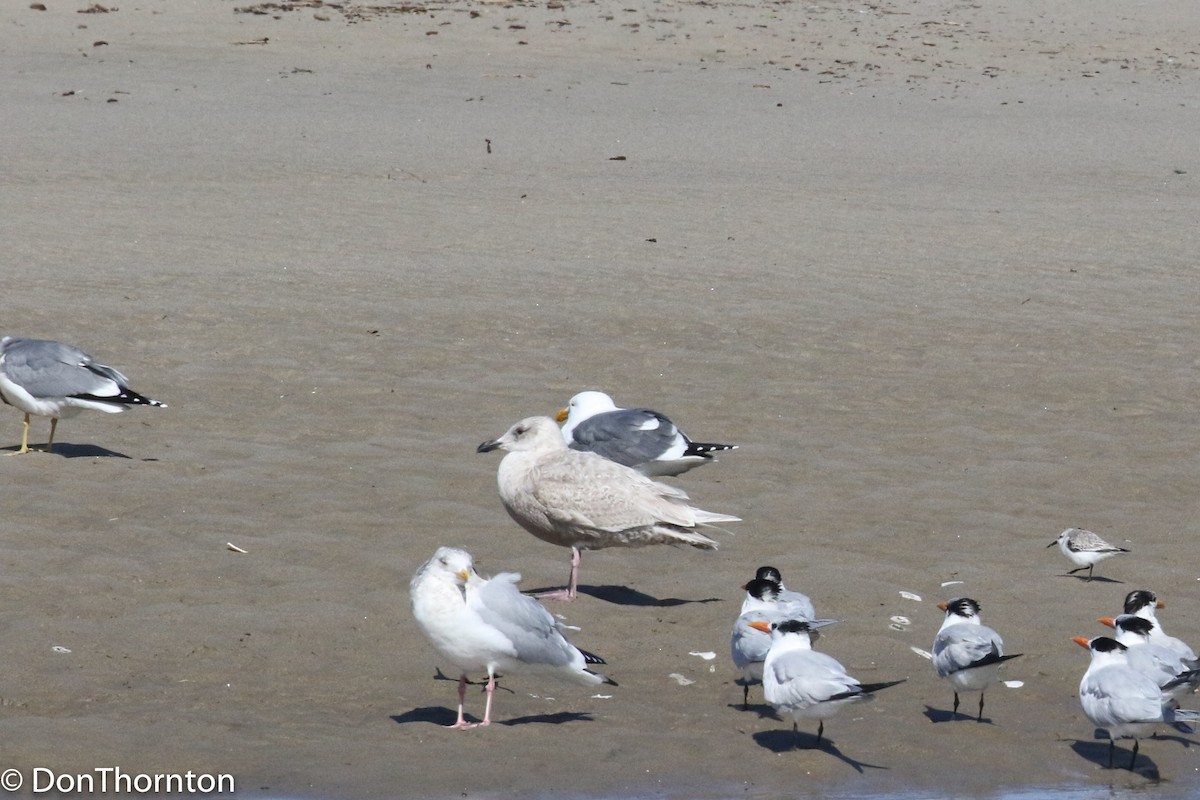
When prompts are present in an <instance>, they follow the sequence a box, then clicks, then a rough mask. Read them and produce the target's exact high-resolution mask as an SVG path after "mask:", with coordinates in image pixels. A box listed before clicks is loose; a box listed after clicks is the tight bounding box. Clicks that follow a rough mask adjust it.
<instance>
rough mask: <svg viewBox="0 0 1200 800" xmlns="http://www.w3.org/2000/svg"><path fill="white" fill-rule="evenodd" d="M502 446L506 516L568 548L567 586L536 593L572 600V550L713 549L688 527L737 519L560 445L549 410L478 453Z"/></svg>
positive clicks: (575, 562)
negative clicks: (670, 546)
mask: <svg viewBox="0 0 1200 800" xmlns="http://www.w3.org/2000/svg"><path fill="white" fill-rule="evenodd" d="M497 448H499V449H502V450H506V451H508V452H507V455H505V456H504V458H503V459H501V461H500V468H499V469H498V470H497V474H496V483H497V485H498V487H499V489H500V499H501V501H502V502H503V503H504V508H505V509H506V510H507V511H508V514H509V516H511V517H512V518H513V520H515V521H516V523H517V524H518V525H520V526H521V527H522V528H524V529H525V530H527V531H529V532H530V533H532V534H533V535H534V536H536V537H538V538H539V539H541V540H542V541H546V542H549V543H550V544H556V545H559V546H560V547H570V548H571V577H570V580H569V582H568V584H567V588H566V589H565V590H562V591H558V592H552V593H548V594H546V595H543V596H544V597H546V598H549V599H559V600H561V599H566V600H574V599H575V597H576V594H577V588H578V585H579V560H580V551H582V550H598V549H600V548H604V547H642V546H645V545H651V544H673V545H679V544H686V545H690V546H691V547H695V548H698V549H700V550H716V549H717V543H716V542H715V541H713V540H712V539H710V538H709V537H707V536H705V535H704V534H702V533H700V532H698V531H697V530H695V529H696V528H697V527H698V526H701V525H711V524H713V523H717V522H740V521H741V520H740V518H738V517H734V516H730V515H728V514H716V513H713V512H711V511H703V510H701V509H699V508H695V507H693V506H691V505H689V504H688V496H687V494H686V493H685V492H684V491H682V490H681V489H676V488H675V487H673V486H668V485H666V484H665V483H658V482H657V481H652V480H650V479H649V478H647V477H646V476H645V475H642V474H641V473H640V472H637V471H635V470H633V469H630V468H629V467H626V466H623V465H621V464H618V463H616V462H615V461H609V460H608V459H607V458H604V457H602V456H598V455H596V454H595V453H588V452H580V451H578V450H570V449H568V448H567V444H566V442H564V441H563V439H562V436H560V435H559V432H558V426H557V425H556V424H555V423H554V420H552V419H551V418H550V417H528V418H526V419H523V420H521V421H520V422H518V423H516V424H515V425H513V426H512V427H511V428H509V429H508V431H507V432H506V433H505V434H504V435H503V436H501V437H500V438H499V439H493V440H492V441H488V442H484V443H483V444H481V445H479V448H478V452H480V453H486V452H489V451H491V450H496V449H497Z"/></svg>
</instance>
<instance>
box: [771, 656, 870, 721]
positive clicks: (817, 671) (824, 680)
mask: <svg viewBox="0 0 1200 800" xmlns="http://www.w3.org/2000/svg"><path fill="white" fill-rule="evenodd" d="M769 669H770V670H771V672H772V674H773V682H774V683H775V684H776V686H777V688H776V689H775V690H774V691H773V692H772V693H771V694H772V696H771V697H769V698H767V699H768V701H769V702H771V703H772V704H775V705H781V706H799V707H802V708H803V707H805V706H809V705H813V704H814V703H820V702H824V701H826V700H830V699H832V698H835V697H850V696H853V695H855V694H858V693H859V692H861V691H862V687H861V686H860V685H859V682H858V681H856V680H855V679H854V678H852V677H850V676H849V675H847V674H846V670H845V668H844V667H842V665H841V664H840V663H838V661H837V660H836V659H834V658H832V657H830V656H827V655H825V654H824V653H818V652H816V651H813V650H797V651H793V652H790V653H785V654H784V655H783V656H781V657H780V658H776V659H774V660H772V662H771V664H770V667H769Z"/></svg>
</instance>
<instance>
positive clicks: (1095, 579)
mask: <svg viewBox="0 0 1200 800" xmlns="http://www.w3.org/2000/svg"><path fill="white" fill-rule="evenodd" d="M1058 577H1060V578H1074V579H1075V580H1077V581H1080V582H1082V583H1125V581H1119V580H1117V579H1116V578H1106V577H1104V576H1103V575H1093V576H1092V577H1090V578H1089V577H1088V576H1087V575H1072V574H1071V573H1069V572H1064V573H1063V574H1062V575H1059V576H1058Z"/></svg>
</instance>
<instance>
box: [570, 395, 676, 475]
mask: <svg viewBox="0 0 1200 800" xmlns="http://www.w3.org/2000/svg"><path fill="white" fill-rule="evenodd" d="M571 438H572V441H571V447H572V448H573V449H575V450H588V451H591V452H593V453H596V454H598V455H602V456H604V457H605V458H607V459H609V460H611V461H616V462H617V463H618V464H624V465H625V466H627V467H636V466H639V465H641V464H645V463H646V462H648V461H654V460H655V459H657V458H660V457H661V456H662V455H663V454H665V453H666V452H667V451H668V450H670V449H671V448H672V447H676V446H677V445H678V444H680V436H679V430H678V429H677V428H676V427H675V425H674V423H672V422H671V420H669V419H667V418H666V417H664V416H663V415H662V414H659V413H658V412H656V411H651V410H650V409H647V408H622V409H618V410H617V411H606V412H604V413H602V414H597V415H596V416H594V417H589V418H588V419H585V420H584V421H583V422H581V423H579V424H578V425H576V426H575V430H574V431H573V432H572V434H571Z"/></svg>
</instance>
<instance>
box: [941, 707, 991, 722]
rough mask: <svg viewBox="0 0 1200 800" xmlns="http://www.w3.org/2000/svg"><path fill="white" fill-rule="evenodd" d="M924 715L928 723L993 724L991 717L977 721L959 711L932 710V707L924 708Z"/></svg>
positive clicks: (972, 715)
mask: <svg viewBox="0 0 1200 800" xmlns="http://www.w3.org/2000/svg"><path fill="white" fill-rule="evenodd" d="M924 714H925V716H926V717H927V718H928V719H929V721H930V722H934V723H937V722H954V721H956V720H964V719H969V720H971V722H975V723H977V724H979V725H992V724H994V723H993V722H992V718H991V717H984V718H983V719H979V718H978V717H976V716H975V715H974V714H963V713H962V712H959V711H947V710H946V709H944V708H934V707H933V706H925V711H924Z"/></svg>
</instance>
